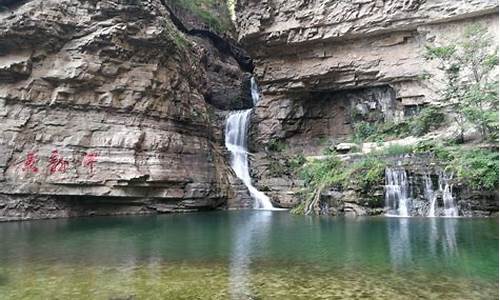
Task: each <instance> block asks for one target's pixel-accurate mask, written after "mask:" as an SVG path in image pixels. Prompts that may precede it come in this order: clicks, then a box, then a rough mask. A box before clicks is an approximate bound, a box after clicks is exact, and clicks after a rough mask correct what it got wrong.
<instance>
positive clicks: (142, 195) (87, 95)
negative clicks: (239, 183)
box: [0, 0, 229, 218]
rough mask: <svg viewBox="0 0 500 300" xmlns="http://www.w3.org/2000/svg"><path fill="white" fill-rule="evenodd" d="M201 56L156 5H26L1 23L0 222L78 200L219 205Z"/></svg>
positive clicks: (223, 189)
mask: <svg viewBox="0 0 500 300" xmlns="http://www.w3.org/2000/svg"><path fill="white" fill-rule="evenodd" d="M204 51H205V50H203V49H202V48H201V47H200V46H199V45H198V44H197V43H195V42H193V40H192V39H190V38H189V37H187V36H186V35H185V34H183V33H182V32H180V31H179V30H177V29H176V28H175V26H174V24H173V23H172V21H171V19H170V17H169V12H168V11H167V9H166V7H165V6H164V5H163V4H162V3H161V2H160V1H157V0H150V1H135V2H134V1H119V0H110V1H76V0H64V1H60V0H50V1H45V0H44V1H41V0H33V1H28V2H26V3H24V4H23V3H21V4H20V5H19V6H15V7H13V8H12V10H5V11H3V12H1V13H0V193H1V194H2V197H1V199H0V204H1V205H0V215H2V214H3V216H4V217H9V215H11V216H14V218H23V217H22V216H23V205H22V203H26V201H28V202H29V203H33V201H31V200H30V199H42V200H40V202H39V205H42V206H43V205H44V203H51V202H50V201H53V200H50V199H58V200H57V201H59V202H58V203H61V202H60V201H61V199H75V198H71V197H74V196H80V197H81V198H79V199H80V200H78V201H80V202H79V203H80V204H82V203H83V204H85V203H86V202H85V201H83V202H81V200H82V199H92V201H91V202H92V203H99V201H100V199H102V200H103V201H104V202H106V201H107V200H105V199H113V203H114V205H118V203H120V201H121V200H120V199H122V200H123V202H122V203H123V205H126V206H130V207H134V206H136V205H129V204H130V203H131V201H132V200H131V199H143V200H141V201H142V203H145V202H147V203H149V204H151V203H155V204H154V205H149V204H148V206H147V208H144V209H139V210H140V211H142V212H152V211H160V212H162V211H165V212H166V211H175V210H181V211H184V210H191V209H200V208H214V207H217V206H219V205H221V204H223V203H225V201H226V199H227V197H228V194H229V188H228V186H229V185H228V180H227V176H226V171H227V170H226V169H227V166H226V164H225V162H224V157H223V152H222V148H221V147H220V146H219V145H217V143H216V140H215V137H214V133H213V131H212V129H211V122H212V120H211V117H210V116H211V113H210V110H211V108H210V107H209V105H207V103H206V102H205V99H204V95H205V94H206V73H205V69H204V65H203V63H202V62H201V61H200V60H201V58H202V57H203V56H204V55H205V54H204V53H205V52H204ZM54 150H56V151H57V153H56V154H57V155H56V156H57V158H58V159H59V160H56V162H57V161H59V164H58V163H56V164H55V165H56V168H55V170H53V172H50V156H51V155H53V154H52V152H53V151H54ZM89 154H92V155H94V154H95V163H90V164H89V163H88V162H89V161H88V155H89ZM30 155H31V158H30ZM34 155H36V157H35V156H34ZM86 157H87V158H86ZM53 158H54V157H53ZM30 159H31V163H30V162H29V161H30ZM86 159H87V160H86ZM85 162H87V163H85ZM23 197H24V198H23ZM9 199H10V200H9ZM26 199H27V200H26ZM43 199H49V200H46V201H45V200H43ZM30 201H31V202H30ZM75 201H76V200H75ZM78 201H77V202H78ZM134 201H135V200H134ZM141 201H139V202H140V203H141ZM132 202H133V201H132ZM9 203H10V204H9ZM13 203H18V204H19V205H18V207H19V209H20V211H17V212H16V211H15V209H14V210H13V209H12V207H13V205H14V206H16V205H17V204H13ZM68 203H71V201H70V202H68ZM87 203H90V202H87ZM158 203H160V204H161V203H164V204H165V205H164V206H161V205H159V204H158ZM83 204H82V205H83ZM64 206H65V207H71V205H69V204H65V205H64ZM139 206H140V205H139ZM26 207H30V205H27V206H26ZM143 207H145V206H144V205H143ZM89 210H92V209H89ZM119 211H120V210H117V213H119ZM130 211H131V212H133V211H135V209H131V210H130ZM109 212H110V213H112V210H109ZM75 214H76V215H78V214H77V213H75ZM34 215H35V216H38V217H43V213H41V214H38V215H37V214H34ZM55 215H57V216H59V215H61V214H55ZM62 215H64V213H63V214H62ZM67 215H71V213H68V214H67ZM47 216H50V214H49V215H47Z"/></svg>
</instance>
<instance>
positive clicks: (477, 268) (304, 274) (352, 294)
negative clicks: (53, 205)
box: [0, 212, 498, 299]
mask: <svg viewBox="0 0 500 300" xmlns="http://www.w3.org/2000/svg"><path fill="white" fill-rule="evenodd" d="M0 239H1V244H0V299H496V298H498V222H497V220H491V219H424V218H422V219H420V218H414V219H396V218H358V219H343V218H315V217H304V216H292V215H289V214H288V213H286V212H220V213H206V214H205V213H204V214H194V215H171V216H151V217H117V218H93V219H72V220H55V221H35V222H23V223H5V224H0Z"/></svg>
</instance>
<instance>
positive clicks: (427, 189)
mask: <svg viewBox="0 0 500 300" xmlns="http://www.w3.org/2000/svg"><path fill="white" fill-rule="evenodd" d="M424 197H425V199H427V201H429V203H430V208H429V213H428V214H427V216H428V217H429V218H433V217H435V216H436V200H437V195H436V193H435V192H434V188H433V187H432V179H431V176H430V175H429V174H426V175H425V176H424Z"/></svg>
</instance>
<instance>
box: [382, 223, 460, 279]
mask: <svg viewBox="0 0 500 300" xmlns="http://www.w3.org/2000/svg"><path fill="white" fill-rule="evenodd" d="M458 222H459V220H457V219H435V218H433V219H427V220H425V221H424V220H422V219H406V218H404V219H393V220H390V221H389V222H388V223H387V228H388V239H389V254H390V261H391V265H392V266H393V267H394V268H396V269H398V268H399V269H403V268H402V267H403V266H404V267H407V266H409V265H412V264H414V265H420V264H421V263H423V262H424V260H425V261H428V262H440V263H443V262H444V263H446V262H447V261H450V262H451V261H454V260H455V259H456V258H457V256H458V255H459V253H458V251H457V248H458V245H457V231H458V229H457V226H458ZM424 232H428V234H427V235H426V234H423V233H424ZM422 244H427V245H428V246H427V247H421V245H422Z"/></svg>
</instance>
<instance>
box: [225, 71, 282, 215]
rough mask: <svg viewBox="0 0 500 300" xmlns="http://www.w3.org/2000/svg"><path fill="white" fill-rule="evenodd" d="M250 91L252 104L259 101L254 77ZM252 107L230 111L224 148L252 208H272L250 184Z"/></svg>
mask: <svg viewBox="0 0 500 300" xmlns="http://www.w3.org/2000/svg"><path fill="white" fill-rule="evenodd" d="M251 92H252V100H253V104H254V105H256V104H257V102H258V101H259V98H260V96H259V89H258V86H257V83H256V82H255V79H254V78H253V77H252V79H251ZM252 110H253V109H247V110H241V111H234V112H231V113H230V114H229V116H228V118H227V120H226V148H227V149H228V150H229V152H231V168H232V169H233V170H234V172H235V173H236V176H238V178H239V179H241V181H243V183H244V184H245V186H246V187H247V188H248V191H249V192H250V195H251V196H252V198H253V200H254V201H255V203H254V208H256V209H266V210H271V209H274V207H273V205H272V203H271V200H270V199H269V197H267V196H266V195H265V194H264V193H262V192H260V191H259V190H257V189H256V188H255V187H254V186H253V185H252V178H251V177H250V171H249V163H248V150H247V142H248V128H249V125H250V116H251V113H252Z"/></svg>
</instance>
